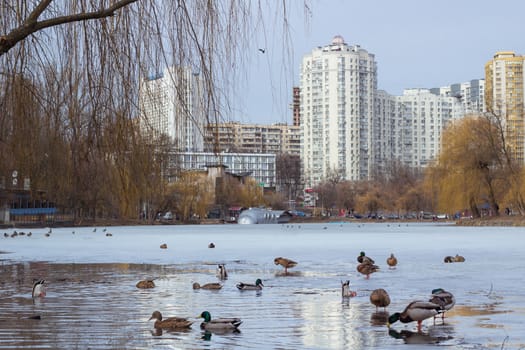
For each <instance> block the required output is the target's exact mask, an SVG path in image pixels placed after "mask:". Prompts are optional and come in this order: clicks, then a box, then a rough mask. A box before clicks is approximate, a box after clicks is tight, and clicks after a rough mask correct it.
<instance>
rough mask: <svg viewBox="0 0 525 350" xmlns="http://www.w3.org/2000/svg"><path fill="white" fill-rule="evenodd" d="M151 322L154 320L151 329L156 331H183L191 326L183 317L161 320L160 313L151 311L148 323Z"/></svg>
mask: <svg viewBox="0 0 525 350" xmlns="http://www.w3.org/2000/svg"><path fill="white" fill-rule="evenodd" d="M151 320H155V323H154V324H153V327H155V328H157V329H184V328H190V327H191V325H192V324H193V322H192V321H189V320H188V319H186V318H183V317H168V318H165V319H163V318H162V314H161V313H160V311H153V313H152V314H151V317H150V318H149V320H148V321H151Z"/></svg>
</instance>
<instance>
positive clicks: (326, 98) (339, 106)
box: [300, 36, 377, 187]
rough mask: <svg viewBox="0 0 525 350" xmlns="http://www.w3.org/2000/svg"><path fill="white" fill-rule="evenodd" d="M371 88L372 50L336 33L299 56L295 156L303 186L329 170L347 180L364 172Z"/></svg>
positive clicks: (372, 98) (374, 69)
mask: <svg viewBox="0 0 525 350" xmlns="http://www.w3.org/2000/svg"><path fill="white" fill-rule="evenodd" d="M376 89H377V67H376V62H375V59H374V55H373V54H370V53H368V52H367V51H366V50H364V49H362V48H360V47H359V46H358V45H352V46H350V45H348V44H346V43H345V41H344V39H343V38H342V37H341V36H335V37H334V38H333V40H332V42H331V43H330V44H329V45H326V46H322V47H317V48H315V49H314V50H312V52H311V53H309V54H306V55H305V56H304V57H303V60H302V64H301V69H300V97H301V99H300V105H301V111H300V115H301V118H302V119H301V137H302V145H301V159H302V161H303V175H304V183H305V185H306V186H307V187H312V186H315V185H316V184H318V183H320V182H321V181H323V180H325V179H326V178H327V177H328V176H329V175H330V174H333V173H338V174H341V175H342V176H343V178H345V179H347V180H361V179H367V178H369V176H370V175H371V168H372V159H371V152H372V146H373V145H372V142H373V135H372V123H373V117H374V103H375V93H376Z"/></svg>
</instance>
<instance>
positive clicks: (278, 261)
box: [273, 257, 297, 274]
mask: <svg viewBox="0 0 525 350" xmlns="http://www.w3.org/2000/svg"><path fill="white" fill-rule="evenodd" d="M273 262H274V264H275V265H281V266H282V267H284V273H285V274H286V273H288V269H291V268H292V267H295V266H296V265H297V263H296V262H295V261H293V260H291V259H287V258H283V257H278V258H275V259H273Z"/></svg>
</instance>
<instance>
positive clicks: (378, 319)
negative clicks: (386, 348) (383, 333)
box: [370, 311, 390, 326]
mask: <svg viewBox="0 0 525 350" xmlns="http://www.w3.org/2000/svg"><path fill="white" fill-rule="evenodd" d="M389 315H390V314H389V313H388V311H378V312H373V313H372V315H371V316H370V324H371V325H372V326H384V325H386V323H387V322H388V316H389Z"/></svg>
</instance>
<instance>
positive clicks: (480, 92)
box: [430, 79, 486, 114]
mask: <svg viewBox="0 0 525 350" xmlns="http://www.w3.org/2000/svg"><path fill="white" fill-rule="evenodd" d="M430 92H432V93H433V94H435V95H440V96H447V97H455V98H456V99H457V102H459V103H460V104H461V107H462V109H463V114H479V113H484V112H486V104H485V80H484V79H473V80H471V81H468V82H464V83H456V84H452V85H449V86H445V87H440V88H432V89H430Z"/></svg>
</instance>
